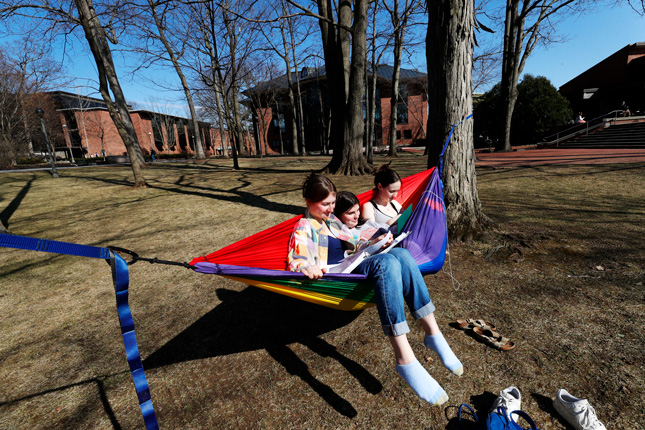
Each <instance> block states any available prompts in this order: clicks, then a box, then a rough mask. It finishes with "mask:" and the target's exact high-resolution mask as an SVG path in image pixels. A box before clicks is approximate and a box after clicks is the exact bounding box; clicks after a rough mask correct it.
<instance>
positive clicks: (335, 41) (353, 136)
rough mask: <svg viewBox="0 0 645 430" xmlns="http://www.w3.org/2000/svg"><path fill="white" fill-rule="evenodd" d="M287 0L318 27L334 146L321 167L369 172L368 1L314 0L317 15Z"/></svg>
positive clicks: (331, 137) (344, 172) (359, 172)
mask: <svg viewBox="0 0 645 430" xmlns="http://www.w3.org/2000/svg"><path fill="white" fill-rule="evenodd" d="M287 1H289V3H291V4H293V5H294V6H296V7H297V8H298V9H300V10H301V11H302V12H303V13H304V14H305V15H307V16H313V17H315V18H317V19H318V23H319V26H320V32H321V36H322V45H323V53H324V57H325V71H326V77H327V91H328V97H329V109H330V112H331V126H330V128H331V130H330V140H331V142H333V144H334V145H335V147H334V153H333V155H332V159H331V161H330V162H329V164H328V165H327V167H325V169H324V170H325V171H327V172H329V173H340V174H345V175H361V174H364V173H367V172H371V170H372V168H371V166H369V165H368V164H367V161H366V160H365V157H364V156H363V140H364V135H365V122H364V120H363V95H364V85H363V79H364V76H365V67H366V64H367V58H366V55H367V11H368V6H369V1H368V0H356V1H355V2H354V4H353V8H352V4H351V3H350V2H340V3H336V2H331V1H328V0H317V4H318V13H317V14H316V13H313V12H311V11H310V10H309V9H307V8H306V7H304V6H302V5H300V4H298V3H296V2H295V1H293V0H287Z"/></svg>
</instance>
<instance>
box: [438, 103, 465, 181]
mask: <svg viewBox="0 0 645 430" xmlns="http://www.w3.org/2000/svg"><path fill="white" fill-rule="evenodd" d="M472 117H473V114H472V113H471V114H470V115H468V116H467V117H466V118H464V119H462V120H461V121H459V122H458V123H457V124H454V125H453V126H452V127H451V128H450V133H448V138H447V139H446V143H445V144H444V145H443V149H442V150H441V154H439V178H441V179H442V180H443V155H444V154H445V153H446V149H447V148H448V144H449V143H450V138H451V137H452V132H453V131H455V127H457V126H458V125H459V124H461V123H463V122H464V121H466V120H467V119H470V118H472Z"/></svg>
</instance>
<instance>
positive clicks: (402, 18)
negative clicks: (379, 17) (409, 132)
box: [383, 0, 421, 157]
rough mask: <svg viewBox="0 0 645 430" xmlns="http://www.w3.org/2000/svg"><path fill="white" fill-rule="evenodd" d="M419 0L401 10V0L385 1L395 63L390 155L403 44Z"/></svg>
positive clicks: (393, 149)
mask: <svg viewBox="0 0 645 430" xmlns="http://www.w3.org/2000/svg"><path fill="white" fill-rule="evenodd" d="M420 4H421V3H420V1H418V0H412V1H410V0H405V4H404V5H403V10H402V11H399V0H394V3H393V5H392V7H390V5H388V2H387V1H384V2H383V5H384V7H385V8H386V10H387V11H388V13H389V15H390V20H391V22H392V27H393V31H392V34H393V36H394V64H393V68H394V69H393V71H392V97H391V98H390V151H389V156H390V157H396V156H397V153H396V124H397V106H398V104H399V101H400V97H401V95H400V94H399V77H400V74H401V56H402V54H403V45H404V41H405V31H406V28H407V26H408V18H409V17H410V14H411V13H412V12H413V11H414V9H415V8H417V7H418V6H419V5H420Z"/></svg>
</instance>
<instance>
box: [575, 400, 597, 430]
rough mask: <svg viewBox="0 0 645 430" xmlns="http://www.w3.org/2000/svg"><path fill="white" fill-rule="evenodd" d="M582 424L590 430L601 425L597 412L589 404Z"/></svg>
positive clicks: (583, 414) (584, 410)
mask: <svg viewBox="0 0 645 430" xmlns="http://www.w3.org/2000/svg"><path fill="white" fill-rule="evenodd" d="M580 424H582V425H583V426H584V427H588V428H595V426H596V425H597V424H600V420H599V419H598V417H597V416H596V410H595V409H594V408H593V406H591V405H590V404H588V403H587V404H586V405H585V407H584V409H583V412H582V420H581V422H580Z"/></svg>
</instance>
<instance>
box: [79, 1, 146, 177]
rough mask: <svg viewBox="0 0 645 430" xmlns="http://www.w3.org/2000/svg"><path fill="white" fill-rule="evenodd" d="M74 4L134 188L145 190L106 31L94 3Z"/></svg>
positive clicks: (140, 160) (140, 156)
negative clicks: (124, 152) (123, 147)
mask: <svg viewBox="0 0 645 430" xmlns="http://www.w3.org/2000/svg"><path fill="white" fill-rule="evenodd" d="M74 3H75V4H76V8H77V10H78V14H79V20H80V22H81V26H82V27H83V31H84V32H85V38H86V39H87V41H88V42H89V45H90V50H91V51H92V55H93V56H94V60H95V62H96V66H97V69H98V73H99V90H100V92H101V95H102V96H103V100H104V101H105V104H106V105H107V108H108V112H109V113H110V117H111V118H112V120H113V121H114V125H115V126H116V128H117V130H118V132H119V136H121V139H122V140H123V144H124V145H125V147H126V150H127V152H128V157H129V158H130V164H131V167H132V173H133V174H134V187H135V188H139V187H146V186H147V184H146V181H145V179H144V177H143V173H142V172H141V168H142V167H143V166H145V163H144V162H143V154H142V152H141V147H140V146H139V141H138V139H137V134H136V132H135V130H134V126H133V124H132V118H131V117H130V112H129V111H128V106H127V103H126V101H125V97H124V95H123V91H122V90H121V85H120V84H119V79H118V77H117V74H116V69H115V68H114V61H113V60H112V52H111V50H110V47H109V45H108V40H107V36H106V35H105V30H104V29H103V27H102V26H101V23H100V21H99V18H98V16H97V14H96V11H95V10H94V5H93V4H92V0H74ZM110 91H111V92H112V94H113V95H114V101H112V98H111V95H110Z"/></svg>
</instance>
